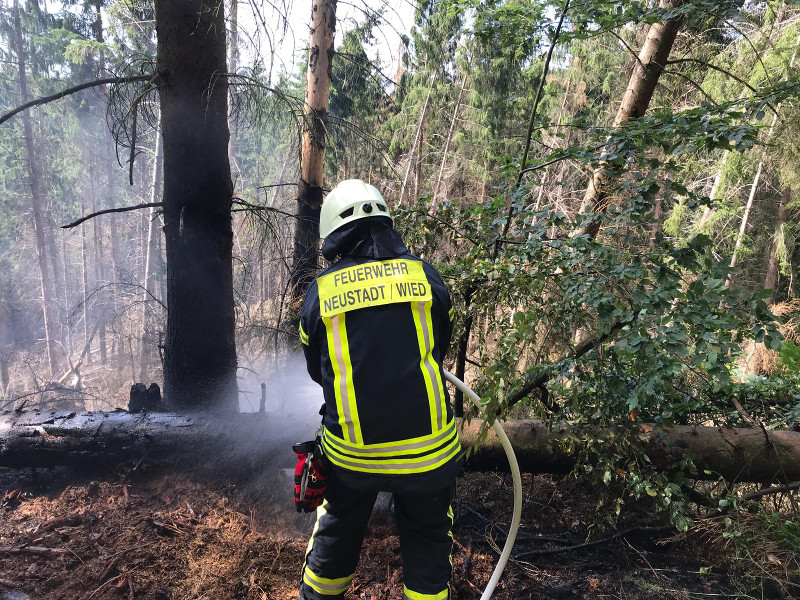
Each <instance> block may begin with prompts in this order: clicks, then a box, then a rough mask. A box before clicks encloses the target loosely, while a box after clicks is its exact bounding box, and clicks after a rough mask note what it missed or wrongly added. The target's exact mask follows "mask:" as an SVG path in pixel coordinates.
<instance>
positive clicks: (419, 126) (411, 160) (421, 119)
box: [399, 71, 436, 205]
mask: <svg viewBox="0 0 800 600" xmlns="http://www.w3.org/2000/svg"><path fill="white" fill-rule="evenodd" d="M434 83H436V71H434V72H433V73H432V74H431V81H430V85H429V86H428V94H427V95H426V96H425V102H424V103H423V104H422V110H421V111H420V113H419V121H418V122H417V131H416V133H415V134H414V141H413V142H412V144H411V150H409V152H408V164H407V165H406V174H405V176H404V177H403V186H402V187H401V188H400V200H399V204H400V205H402V204H403V198H404V197H405V195H406V186H407V185H408V176H409V174H410V173H411V168H412V166H413V165H414V155H415V153H416V151H417V146H418V145H419V143H420V138H421V137H422V125H423V123H424V122H425V113H426V112H427V110H428V102H429V101H430V99H431V92H433V84H434Z"/></svg>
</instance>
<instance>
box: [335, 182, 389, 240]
mask: <svg viewBox="0 0 800 600" xmlns="http://www.w3.org/2000/svg"><path fill="white" fill-rule="evenodd" d="M367 217H388V218H389V219H391V218H392V216H391V215H390V214H389V207H388V206H387V205H386V201H385V200H384V199H383V196H381V193H380V192H379V191H378V190H377V188H375V187H374V186H371V185H369V184H368V183H364V182H363V181H361V180H360V179H345V180H344V181H340V182H339V185H337V186H336V187H335V188H333V189H332V190H331V193H330V194H328V195H327V197H326V198H325V201H324V202H323V203H322V210H321V211H320V214H319V237H321V238H323V239H324V238H326V237H328V236H329V235H330V234H331V233H332V232H334V231H335V230H337V229H339V227H341V226H342V225H346V224H347V223H351V222H352V221H357V220H358V219H366V218H367Z"/></svg>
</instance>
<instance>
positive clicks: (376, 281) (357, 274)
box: [317, 259, 433, 317]
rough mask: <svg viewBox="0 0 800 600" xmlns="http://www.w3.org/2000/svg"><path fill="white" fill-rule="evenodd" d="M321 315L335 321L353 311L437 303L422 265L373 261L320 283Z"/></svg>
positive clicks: (334, 273) (417, 263)
mask: <svg viewBox="0 0 800 600" xmlns="http://www.w3.org/2000/svg"><path fill="white" fill-rule="evenodd" d="M317 286H318V290H319V306H320V313H321V314H322V316H323V317H333V316H334V315H337V314H342V313H344V312H347V311H350V310H357V309H360V308H367V307H370V306H382V305H384V304H395V303H398V302H419V301H423V302H424V301H429V300H432V299H433V295H432V291H431V285H430V283H429V282H428V277H427V276H426V275H425V268H424V267H423V265H422V261H418V260H406V259H394V260H382V261H370V262H366V263H362V264H360V265H354V266H352V267H347V268H345V269H339V270H338V271H333V272H332V273H328V274H326V275H323V276H321V277H319V278H318V279H317Z"/></svg>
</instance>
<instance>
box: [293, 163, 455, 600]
mask: <svg viewBox="0 0 800 600" xmlns="http://www.w3.org/2000/svg"><path fill="white" fill-rule="evenodd" d="M392 224H393V223H392V217H391V215H390V214H389V209H388V207H387V205H386V202H385V201H384V199H383V197H382V196H381V194H380V192H379V191H378V190H377V189H376V188H375V187H373V186H371V185H368V184H366V183H364V182H363V181H360V180H358V179H350V180H346V181H342V182H341V183H339V185H337V186H336V188H335V189H334V190H333V191H331V193H330V194H328V196H327V198H326V199H325V202H324V203H323V205H322V211H321V214H320V237H322V238H323V239H324V243H323V246H322V254H323V256H324V257H325V258H326V259H327V260H329V261H335V262H334V263H333V264H332V265H331V266H330V267H329V268H327V269H326V270H324V271H323V272H322V273H320V274H319V275H318V276H317V278H316V279H315V280H314V282H313V283H312V284H311V286H310V287H309V289H308V291H307V293H306V295H305V299H304V301H303V309H302V314H301V318H300V340H301V342H302V343H303V350H304V353H305V357H306V363H307V366H308V372H309V374H310V375H311V378H312V379H313V380H314V381H316V382H317V383H318V384H320V385H321V386H322V390H323V394H324V397H325V406H324V409H323V411H324V415H323V432H322V436H321V445H322V451H323V454H324V457H325V463H326V464H327V466H328V470H329V473H328V477H329V479H328V489H327V494H326V498H325V500H324V501H323V502H322V504H321V505H320V506H319V507H318V508H317V520H316V524H315V525H314V530H313V533H312V535H311V539H310V540H309V542H308V550H307V552H306V556H305V563H304V565H303V572H302V583H301V588H300V598H301V600H303V599H305V600H334V599H337V598H343V597H344V594H345V592H346V591H347V589H348V587H349V585H350V582H351V580H352V579H353V574H354V572H355V570H356V565H357V564H358V558H359V554H360V552H361V544H362V541H363V537H364V532H365V529H366V527H367V522H368V520H369V517H370V514H371V512H372V507H373V504H374V503H375V499H376V496H377V494H378V492H379V491H386V492H391V493H392V494H393V499H394V512H395V517H396V522H397V527H398V532H399V535H400V554H401V558H402V561H403V580H404V586H403V593H404V595H403V598H404V599H406V600H445V599H447V598H449V597H450V574H451V570H452V559H451V552H452V544H453V534H452V525H453V509H452V501H453V497H454V494H455V479H456V476H457V475H458V474H459V473H460V471H461V470H462V459H463V455H462V452H461V447H460V444H459V439H458V431H457V429H456V424H455V420H454V418H453V412H452V409H451V407H450V402H449V398H448V394H447V390H446V388H445V386H444V383H443V381H444V376H443V373H442V360H443V359H444V356H445V354H446V353H447V349H448V346H449V344H450V337H451V335H452V332H453V325H452V321H453V308H452V304H451V302H450V296H449V294H448V292H447V288H446V287H445V285H444V283H443V282H442V279H441V277H440V276H439V274H438V273H437V272H436V269H434V268H433V267H432V266H431V265H430V264H428V263H427V262H425V261H423V260H421V259H419V258H417V257H416V256H414V255H412V254H410V253H409V251H408V249H407V248H406V247H405V245H404V244H403V240H402V239H401V237H400V234H399V233H398V232H397V231H396V230H395V229H394V228H393V226H392Z"/></svg>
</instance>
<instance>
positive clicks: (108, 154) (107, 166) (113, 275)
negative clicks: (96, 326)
mask: <svg viewBox="0 0 800 600" xmlns="http://www.w3.org/2000/svg"><path fill="white" fill-rule="evenodd" d="M103 2H104V0H95V3H94V5H95V10H96V14H95V22H94V30H95V39H96V40H97V42H98V43H100V44H105V36H104V34H103V11H102V8H103ZM99 55H100V75H101V77H108V76H109V75H110V74H109V72H108V69H107V68H106V52H105V47H104V46H103V45H101V46H100V52H99ZM106 97H107V98H108V97H110V95H109V94H108V86H106ZM102 132H103V150H104V152H105V156H104V157H103V158H104V161H103V162H104V164H103V169H104V172H105V173H104V174H105V179H106V197H105V198H102V195H101V201H100V205H101V207H103V208H116V206H117V199H116V195H115V193H114V170H113V166H114V165H113V160H114V154H115V153H114V147H113V143H114V142H113V140H112V138H111V135H110V134H109V132H108V131H107V130H106V129H105V128H103V129H102ZM108 227H109V237H110V239H109V246H110V249H111V265H107V264H104V265H103V267H102V270H103V279H105V280H106V281H107V282H108V283H111V284H114V283H116V282H117V281H118V280H119V273H120V271H119V269H120V260H121V259H120V251H119V236H118V232H117V215H116V214H114V213H111V214H110V215H108ZM108 293H109V294H110V295H111V303H112V305H113V307H114V314H117V313H118V311H119V307H118V306H117V303H118V294H117V288H116V286H114V285H112V286H111V287H110V288H109V289H108ZM104 306H105V305H104ZM107 315H108V311H107V310H105V309H104V311H103V320H104V321H105V320H107ZM102 327H103V328H102V330H101V341H103V342H104V341H105V325H103V326H102ZM114 342H116V344H117V350H118V352H117V358H118V360H119V359H120V358H121V357H122V346H123V339H122V337H121V336H117V338H116V340H114ZM114 342H112V347H113V343H114ZM100 359H101V361H102V362H103V363H105V348H104V344H103V345H101V354H100ZM120 364H121V363H120Z"/></svg>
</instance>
